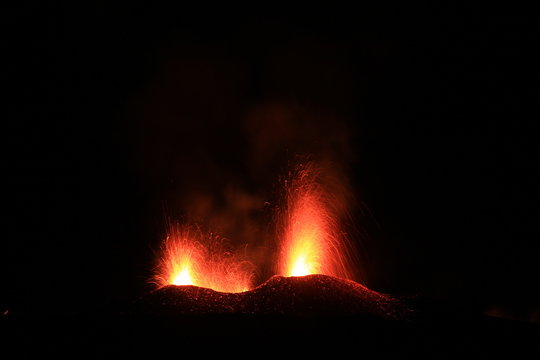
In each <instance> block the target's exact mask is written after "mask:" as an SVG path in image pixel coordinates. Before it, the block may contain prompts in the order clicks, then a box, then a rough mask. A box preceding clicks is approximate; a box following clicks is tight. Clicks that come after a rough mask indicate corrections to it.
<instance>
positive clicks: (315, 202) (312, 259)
mask: <svg viewBox="0 0 540 360" xmlns="http://www.w3.org/2000/svg"><path fill="white" fill-rule="evenodd" d="M319 178H320V174H319V172H318V171H317V169H316V168H315V166H314V165H313V164H311V163H310V164H305V165H302V166H299V167H298V168H297V170H296V173H295V174H294V175H293V178H292V179H291V180H290V182H288V185H287V189H286V194H287V196H286V204H285V208H284V211H283V213H282V214H281V217H282V219H281V221H282V223H283V225H282V229H281V239H280V241H281V251H280V259H279V264H278V267H279V269H278V271H279V273H280V274H282V275H285V276H304V275H310V274H323V275H331V276H336V277H343V278H351V277H352V272H351V271H349V265H348V261H347V249H346V240H347V239H346V238H345V236H344V234H343V232H342V231H341V229H340V224H339V221H338V220H339V219H338V214H337V213H336V211H335V207H334V204H333V203H334V201H336V200H335V199H334V198H333V197H332V196H331V195H330V194H329V193H328V192H327V191H326V189H325V187H324V186H323V184H322V183H321V182H320V181H319Z"/></svg>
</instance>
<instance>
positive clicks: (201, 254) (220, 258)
mask: <svg viewBox="0 0 540 360" xmlns="http://www.w3.org/2000/svg"><path fill="white" fill-rule="evenodd" d="M203 242H205V245H203ZM252 278H253V265H252V264H251V263H249V262H247V261H241V260H239V259H238V258H237V257H236V256H235V255H234V254H233V253H231V252H228V251H225V250H224V249H223V243H222V242H220V241H218V239H216V238H214V237H212V236H208V237H204V236H203V234H202V233H201V232H200V231H199V230H195V229H190V228H182V227H181V226H179V225H176V226H171V228H170V231H169V234H168V235H167V238H166V239H165V242H164V245H163V255H162V258H161V259H160V264H159V267H158V275H156V277H155V278H154V280H155V281H156V282H157V283H158V285H160V286H166V285H195V286H199V287H205V288H210V289H213V290H216V291H222V292H231V293H236V292H242V291H247V290H249V289H250V288H251V282H252Z"/></svg>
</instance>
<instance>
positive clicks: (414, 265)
mask: <svg viewBox="0 0 540 360" xmlns="http://www.w3.org/2000/svg"><path fill="white" fill-rule="evenodd" d="M251 12H252V14H251V15H250V16H245V15H243V14H242V13H241V12H237V11H234V10H233V9H227V11H225V10H223V11H221V10H220V11H217V10H215V11H212V12H210V9H191V8H185V7H183V6H180V5H179V6H178V7H176V8H165V7H162V8H160V7H157V6H152V7H148V6H147V7H142V6H141V7H138V6H133V5H132V6H130V7H126V8H122V7H118V8H109V7H108V6H106V5H103V4H101V5H89V6H84V7H83V6H72V5H69V6H61V5H58V4H57V5H47V6H45V5H36V4H33V3H27V5H26V6H20V7H18V8H12V9H9V10H6V11H5V12H4V14H3V18H2V24H3V27H4V28H5V29H4V31H3V47H4V51H3V53H4V55H3V56H4V65H3V69H2V70H3V78H4V80H3V87H4V90H5V93H6V96H4V97H3V100H4V104H3V113H4V114H3V119H4V124H5V125H4V126H6V128H5V130H4V134H5V135H7V138H6V140H4V144H5V149H4V154H5V155H6V160H4V178H5V179H6V181H7V186H5V188H4V189H5V199H6V200H7V201H4V205H5V208H6V213H7V214H8V215H7V217H5V219H6V222H7V227H6V228H5V229H6V230H5V232H4V236H3V243H2V247H3V249H2V251H1V253H2V260H1V263H2V267H3V269H2V295H1V298H0V305H1V306H2V309H11V310H12V311H21V312H24V311H27V310H28V311H36V310H37V311H57V310H59V311H78V310H80V309H83V308H87V307H88V306H96V304H97V305H104V306H107V305H108V304H111V303H116V302H118V301H126V300H129V299H131V298H133V297H134V296H136V295H137V294H140V293H141V292H142V291H145V290H147V289H148V285H147V284H146V280H147V278H148V277H149V276H150V275H151V270H152V266H153V265H154V261H155V254H154V253H153V251H154V250H156V249H157V247H158V246H159V241H160V238H161V237H162V236H163V232H164V231H165V229H164V210H163V207H164V206H165V207H167V208H168V211H169V212H170V213H172V214H174V216H177V217H180V216H183V215H185V213H186V209H189V208H190V201H191V199H192V197H195V196H194V194H197V195H200V194H206V196H207V197H208V199H210V200H208V201H210V203H211V204H212V205H210V207H209V208H210V209H211V210H213V213H214V214H217V213H219V214H220V216H221V215H223V216H224V217H225V218H226V219H228V218H227V217H226V214H227V213H228V212H227V209H228V206H230V203H229V200H228V199H229V198H228V197H227V196H228V195H227V194H233V195H231V196H233V197H234V196H240V197H241V196H244V195H245V196H246V197H245V198H246V199H248V200H246V201H247V202H248V203H249V204H251V205H250V206H251V208H250V209H251V210H253V209H254V210H253V211H251V210H250V212H249V214H248V215H249V219H250V220H249V221H247V222H243V221H244V220H242V219H238V216H236V214H242V212H241V211H242V210H241V209H240V210H238V209H236V210H234V209H233V210H231V211H230V212H229V214H235V217H234V221H235V226H236V227H234V226H231V230H230V231H232V232H233V234H225V236H231V237H234V236H235V235H238V236H239V237H242V236H245V233H242V234H244V235H242V234H240V233H241V232H242V229H245V227H246V226H248V225H249V224H252V223H253V222H259V223H260V227H261V229H263V230H258V231H261V232H264V227H265V226H268V225H267V224H265V223H264V222H265V221H266V219H267V218H266V217H265V216H266V214H265V211H266V210H265V209H264V202H265V201H270V202H272V201H274V200H275V199H273V198H272V196H273V194H274V192H275V188H274V186H275V183H276V180H277V179H278V178H279V176H280V175H281V173H282V171H283V169H285V168H286V165H287V161H288V160H289V159H290V158H291V157H292V156H293V155H294V154H297V153H309V152H311V153H315V154H317V153H319V152H320V153H322V154H331V155H332V156H336V157H337V159H336V161H338V162H339V161H342V162H343V168H344V169H345V170H346V173H347V174H348V177H349V180H350V184H351V187H352V189H353V192H354V193H355V196H356V199H357V203H358V204H362V205H361V206H357V207H356V208H354V209H353V212H354V214H353V215H354V216H355V217H356V219H358V223H357V226H358V227H359V228H361V229H362V232H363V234H364V235H363V236H362V240H361V241H360V240H358V241H359V242H361V244H359V247H360V248H361V249H362V251H363V253H362V254H361V257H362V259H363V265H362V266H363V272H364V273H365V276H366V281H367V283H368V285H369V286H370V287H372V288H374V289H376V290H379V291H385V292H390V293H396V294H418V293H420V294H429V295H430V296H435V297H441V298H450V299H452V301H457V302H459V303H461V304H465V305H466V306H473V307H475V308H477V309H478V310H479V311H481V310H484V309H486V308H488V307H490V306H494V305H497V306H502V307H504V308H505V309H507V311H509V312H513V313H522V314H530V313H532V311H534V309H537V310H538V305H539V302H538V296H539V294H538V286H537V282H538V269H537V263H538V244H537V242H538V239H539V234H538V227H537V224H538V215H539V213H538V200H539V198H538V196H539V195H538V190H539V189H538V184H539V179H538V176H539V169H538V163H539V161H538V160H539V159H538V140H537V136H536V135H535V132H536V130H537V128H538V125H537V120H538V111H537V104H538V84H537V75H538V71H537V64H538V61H537V59H536V58H535V57H534V55H533V54H534V53H535V47H536V43H537V40H538V39H537V36H536V33H535V32H533V20H534V19H533V18H531V17H528V16H525V15H522V16H511V15H505V16H489V15H487V14H485V13H484V12H483V11H473V10H471V9H454V8H447V7H445V8H438V9H425V8H422V9H411V8H409V9H405V8H404V7H400V8H388V9H382V8H376V7H369V6H365V7H364V9H361V10H355V11H347V10H346V9H339V10H338V9H324V10H323V9H318V10H317V9H311V10H310V11H302V12H297V11H292V10H290V11H279V12H278V11H277V10H275V11H274V12H273V13H269V12H268V11H266V10H265V11H263V10H261V9H251ZM269 114H270V115H269ZM272 114H274V115H272ZM276 119H277V120H276ZM276 121H277V122H279V123H277V122H276ZM275 122H276V123H275ZM275 124H276V125H275ZM280 124H281V125H280ZM274 125H275V126H274ZM280 126H281V127H280ZM280 131H281V132H280ZM256 134H258V135H256ZM261 134H264V136H262V135H261ZM291 134H292V135H291ZM301 134H306V135H305V136H304V137H302V136H301ZM254 138H255V139H256V141H254ZM321 149H322V150H321ZM257 204H260V210H257V206H258V205H257ZM367 209H369V211H368V210H367ZM214 210H215V211H214ZM193 211H194V212H196V211H195V210H193ZM234 211H238V212H234ZM203 213H204V212H203ZM367 213H371V214H372V215H366V214H367ZM204 214H207V215H208V213H204ZM199 215H200V214H199ZM209 216H211V215H209ZM228 221H233V220H230V219H229V220H228ZM238 229H240V230H238ZM234 232H236V234H235V233H234ZM261 236H262V235H261Z"/></svg>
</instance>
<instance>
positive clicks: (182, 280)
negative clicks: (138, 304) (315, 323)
mask: <svg viewBox="0 0 540 360" xmlns="http://www.w3.org/2000/svg"><path fill="white" fill-rule="evenodd" d="M322 179H323V177H322V176H321V173H320V171H319V170H318V168H317V167H316V166H315V165H314V164H313V163H307V164H301V165H299V166H297V167H296V168H295V169H294V171H293V172H291V176H290V178H289V179H287V180H286V181H285V191H284V194H285V196H284V197H283V201H282V204H281V206H280V207H279V208H278V209H279V211H278V212H277V214H276V215H277V219H276V227H277V232H276V234H277V236H276V238H277V240H278V241H279V244H278V253H277V255H278V259H277V261H276V265H275V268H276V272H277V274H278V275H276V276H274V277H272V278H271V279H270V280H268V281H267V282H265V283H264V284H262V285H260V286H257V287H254V285H253V279H254V277H255V276H254V274H255V268H254V266H253V265H252V264H251V263H250V262H248V261H247V260H245V259H243V258H241V257H239V256H238V255H237V254H235V253H234V252H232V251H228V250H227V248H226V246H225V245H224V242H223V240H220V239H219V238H216V237H214V236H212V235H210V236H205V235H204V234H203V233H202V232H201V231H200V230H199V229H198V228H194V227H189V226H181V225H172V226H170V228H169V232H168V235H167V238H166V239H165V241H164V244H163V254H162V257H161V259H160V263H159V266H158V274H157V275H156V276H155V278H154V280H155V282H156V283H157V284H158V285H159V289H157V290H156V291H155V292H152V293H151V294H148V295H147V296H146V297H145V298H144V299H143V300H144V301H143V303H145V302H146V303H148V304H151V306H153V305H152V304H154V305H156V304H157V308H156V307H153V309H154V310H153V311H158V312H161V313H163V312H165V313H166V312H167V311H170V312H172V313H178V314H184V313H186V311H187V313H230V312H234V313H263V314H265V313H280V314H283V313H295V314H304V313H306V312H307V313H310V312H311V313H320V314H324V313H336V314H338V313H343V314H365V313H369V314H371V315H376V316H382V317H386V318H394V317H397V312H395V311H396V309H397V307H396V304H397V301H395V299H393V298H392V297H390V296H387V295H383V294H379V293H377V292H374V291H371V290H369V289H367V288H366V287H365V286H363V285H360V284H358V283H356V282H354V281H353V274H354V273H355V272H354V269H353V266H351V264H352V262H351V261H350V259H351V254H352V253H353V250H352V247H351V246H350V244H349V242H348V237H347V235H346V233H345V232H344V231H343V229H342V225H341V217H342V216H343V214H344V210H343V209H344V206H343V204H342V202H343V201H342V202H340V201H338V198H337V197H336V196H335V195H334V194H333V193H332V192H331V191H329V190H328V187H327V184H326V183H325V182H324V181H323V180H322ZM240 293H241V294H240ZM156 309H157V310H156ZM160 309H161V310H160ZM167 309H168V310H167Z"/></svg>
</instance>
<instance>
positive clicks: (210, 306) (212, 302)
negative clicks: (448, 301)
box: [136, 275, 407, 319]
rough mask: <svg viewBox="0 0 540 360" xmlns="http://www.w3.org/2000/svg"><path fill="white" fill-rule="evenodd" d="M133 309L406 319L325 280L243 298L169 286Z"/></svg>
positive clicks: (394, 303) (276, 286) (383, 298)
mask: <svg viewBox="0 0 540 360" xmlns="http://www.w3.org/2000/svg"><path fill="white" fill-rule="evenodd" d="M136 309H137V310H138V311H143V312H149V313H152V314H156V315H160V314H161V315H208V314H253V315H288V316H350V315H365V316H373V317H377V318H384V319H403V318H404V317H406V315H407V310H406V308H405V307H404V306H403V305H402V304H401V302H400V301H399V300H397V299H396V298H393V297H392V296H389V295H385V294H380V293H378V292H375V291H372V290H370V289H368V288H366V287H365V286H363V285H361V284H358V283H356V282H354V281H351V280H346V279H340V278H336V277H332V276H327V275H308V276H302V277H283V276H274V277H272V278H270V279H269V280H268V281H266V282H265V283H263V284H262V285H260V286H258V287H256V288H255V289H253V290H250V291H246V292H243V293H222V292H217V291H214V290H211V289H206V288H201V287H197V286H175V285H169V286H166V287H163V288H160V289H157V290H155V291H153V292H151V293H149V294H146V295H144V296H142V297H141V298H140V299H139V300H138V301H137V303H136Z"/></svg>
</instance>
